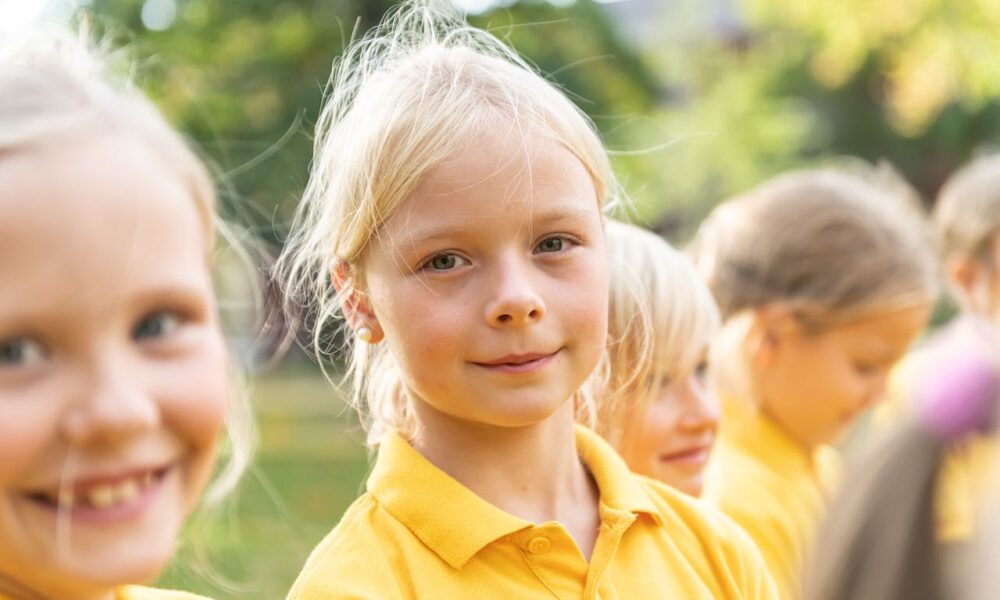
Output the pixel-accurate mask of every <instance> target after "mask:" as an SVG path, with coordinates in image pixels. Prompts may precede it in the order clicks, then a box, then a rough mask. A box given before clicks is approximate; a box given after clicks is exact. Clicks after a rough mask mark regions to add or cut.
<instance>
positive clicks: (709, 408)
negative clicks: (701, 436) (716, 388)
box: [679, 376, 720, 433]
mask: <svg viewBox="0 0 1000 600" xmlns="http://www.w3.org/2000/svg"><path fill="white" fill-rule="evenodd" d="M680 401H681V403H682V413H681V418H680V421H679V424H680V427H681V428H682V429H684V430H685V431H688V432H692V433H697V432H703V431H715V430H716V429H718V427H719V414H720V409H719V401H718V399H716V397H715V395H714V394H712V392H711V391H709V390H708V389H707V388H706V387H705V385H704V384H703V383H702V382H701V381H699V379H698V378H697V377H694V376H690V377H688V378H687V381H686V384H685V385H684V388H683V391H682V393H681V395H680Z"/></svg>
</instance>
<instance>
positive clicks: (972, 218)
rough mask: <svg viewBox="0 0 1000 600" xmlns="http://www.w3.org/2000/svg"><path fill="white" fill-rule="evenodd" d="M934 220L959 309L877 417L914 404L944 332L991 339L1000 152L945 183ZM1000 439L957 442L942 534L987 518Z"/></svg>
mask: <svg viewBox="0 0 1000 600" xmlns="http://www.w3.org/2000/svg"><path fill="white" fill-rule="evenodd" d="M933 226H934V233H935V238H936V240H935V241H936V246H937V250H938V254H939V260H940V264H941V270H942V271H943V272H944V275H945V278H946V280H947V283H948V289H949V291H950V292H951V295H952V298H954V299H955V301H956V304H957V305H958V309H959V313H958V315H957V316H956V317H955V318H954V319H953V320H952V321H951V322H950V323H949V324H948V325H947V326H946V327H945V328H944V329H943V330H942V331H941V332H940V333H938V334H937V335H935V336H934V338H932V339H931V340H928V342H927V343H926V344H922V345H921V347H919V348H917V349H915V350H914V351H913V352H912V353H910V354H909V355H908V356H907V357H906V359H905V360H904V361H902V362H901V363H900V365H899V366H898V367H897V368H896V369H894V371H893V374H892V376H891V379H890V386H889V392H890V393H889V396H890V401H889V402H887V403H886V406H885V408H884V409H883V410H880V411H879V412H878V421H879V423H880V425H882V426H884V425H885V424H886V423H892V422H895V421H898V420H899V418H900V414H901V413H905V412H908V411H909V410H911V409H912V408H913V407H912V406H910V405H909V403H908V402H907V400H908V399H912V398H913V397H915V394H916V393H917V392H919V388H920V384H919V383H918V382H919V381H920V378H921V376H922V375H923V374H924V373H926V372H927V371H928V370H930V369H933V368H934V367H935V366H937V365H939V364H941V357H940V356H938V354H939V348H942V347H949V346H950V345H951V344H940V343H938V338H944V339H947V338H953V337H958V338H961V339H963V340H965V343H966V344H967V345H968V346H970V347H973V346H976V345H978V346H983V345H984V344H985V345H990V344H992V343H993V340H992V337H993V335H994V334H993V333H992V331H994V330H995V329H996V327H997V326H998V323H1000V321H998V318H1000V243H997V239H998V236H1000V156H990V157H985V158H981V159H979V160H976V161H975V162H973V163H971V164H969V165H968V166H966V167H965V168H963V169H961V170H959V171H958V172H957V173H955V174H954V175H953V176H952V177H951V178H950V179H949V180H948V181H947V183H945V185H944V187H943V188H942V189H941V192H940V194H939V195H938V199H937V202H936V203H935V206H934V213H933ZM994 445H995V441H994V438H993V437H992V436H985V435H975V434H970V435H968V436H966V437H965V438H963V440H962V443H961V444H952V446H951V447H950V449H949V457H948V459H947V460H946V462H945V465H944V467H943V468H942V470H941V478H942V483H941V485H940V486H939V487H938V488H937V489H938V492H937V493H938V494H939V497H938V499H937V504H938V507H939V511H938V515H937V519H938V532H939V534H940V535H941V537H942V539H943V540H946V541H956V542H958V541H963V540H968V539H970V538H971V537H972V536H973V534H974V533H975V531H976V528H977V526H978V524H979V522H980V519H981V517H982V512H983V510H982V509H983V508H984V505H985V502H986V498H987V494H988V492H989V489H990V488H991V482H992V480H993V473H994V471H995V469H994V467H993V462H994V454H995V453H996V450H995V448H994Z"/></svg>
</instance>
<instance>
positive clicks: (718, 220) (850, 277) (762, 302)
mask: <svg viewBox="0 0 1000 600" xmlns="http://www.w3.org/2000/svg"><path fill="white" fill-rule="evenodd" d="M905 201H906V198H903V197H901V195H900V194H898V193H895V192H893V193H890V192H889V191H887V190H884V189H882V188H881V187H879V186H877V185H875V184H874V183H871V182H869V181H868V180H866V179H865V178H863V177H861V176H859V175H853V174H848V173H844V172H838V171H832V170H815V171H800V172H794V173H789V174H786V175H782V176H779V177H777V178H775V179H773V180H771V181H768V182H766V183H764V184H762V185H760V186H758V187H757V188H755V189H753V190H751V191H750V192H748V193H747V194H745V195H743V196H740V197H737V198H735V199H732V200H729V201H727V202H725V203H723V204H721V205H720V206H718V207H716V209H715V210H713V211H712V213H711V214H710V215H709V217H708V219H707V220H706V221H705V223H704V224H703V225H702V226H701V228H700V229H699V231H698V233H697V236H696V238H695V241H694V244H693V248H692V249H693V252H694V253H695V256H696V259H695V262H696V264H697V266H698V269H699V271H700V272H701V273H702V275H703V276H704V277H705V279H706V281H707V282H708V286H709V288H710V289H711V290H712V294H713V295H714V297H715V300H716V302H718V304H719V310H720V312H721V313H722V318H723V320H724V326H723V333H722V334H721V335H720V338H719V340H718V342H717V343H716V344H715V345H713V350H712V360H711V362H712V364H713V365H715V366H713V371H716V367H717V366H718V365H720V364H724V363H726V364H728V366H727V367H726V368H727V369H729V371H728V372H724V371H716V372H715V374H713V380H715V382H716V383H717V384H719V385H720V386H721V388H732V387H733V386H734V385H738V384H737V383H736V381H735V378H736V377H738V374H737V373H735V372H733V371H732V369H734V368H742V367H740V365H741V364H743V363H744V362H745V361H741V360H737V361H733V360H732V356H731V354H732V353H734V352H738V351H739V348H740V346H741V344H742V341H743V339H744V338H745V336H746V333H747V331H748V330H749V323H750V318H751V316H752V313H753V312H754V311H756V310H758V309H761V308H764V307H768V306H782V307H785V308H787V309H789V310H791V311H792V314H794V315H795V316H796V317H797V319H798V320H799V321H800V322H801V323H802V325H803V326H804V327H805V328H806V330H807V331H811V332H814V333H818V332H820V331H822V330H824V329H826V328H828V327H830V326H834V325H836V324H839V323H845V322H848V321H850V320H853V319H856V318H859V317H862V316H864V315H866V314H870V313H872V312H879V311H883V310H892V309H897V308H909V307H914V306H920V305H925V304H930V303H932V302H933V301H934V299H935V297H936V295H937V273H936V269H935V265H934V257H933V254H932V253H931V251H930V250H929V243H928V239H927V235H926V232H925V225H924V223H923V220H922V219H921V218H920V216H919V213H918V211H917V210H916V209H915V208H914V207H910V206H908V205H907V204H906V202H905ZM716 357H718V359H717V360H716ZM726 391H729V392H731V393H743V392H745V390H742V391H741V390H734V389H727V390H726Z"/></svg>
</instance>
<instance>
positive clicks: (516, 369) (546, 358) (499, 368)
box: [472, 349, 561, 374]
mask: <svg viewBox="0 0 1000 600" xmlns="http://www.w3.org/2000/svg"><path fill="white" fill-rule="evenodd" d="M560 351H561V349H560V350H556V351H555V352H549V353H545V352H528V353H524V354H508V355H506V356H501V357H499V358H496V359H493V360H489V361H486V362H473V363H472V364H474V365H476V366H477V367H482V368H484V369H487V370H489V371H493V372H497V373H509V374H521V373H534V372H537V371H539V370H541V369H543V368H545V366H546V365H548V364H549V363H551V362H552V360H553V359H554V358H555V357H556V355H558V354H559V352H560Z"/></svg>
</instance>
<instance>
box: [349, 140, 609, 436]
mask: <svg viewBox="0 0 1000 600" xmlns="http://www.w3.org/2000/svg"><path fill="white" fill-rule="evenodd" d="M605 261H606V258H605V249H604V231H603V221H602V216H601V213H600V211H599V208H598V201H597V198H596V193H595V189H594V185H593V183H592V181H591V179H590V177H589V176H588V174H587V171H586V170H585V169H584V167H583V165H582V164H581V163H580V161H579V160H577V159H576V158H575V157H574V156H573V155H572V154H571V153H570V152H569V151H568V150H566V149H565V148H564V147H562V146H561V145H559V144H556V143H554V142H552V141H549V140H546V139H543V138H540V137H527V138H526V139H522V138H521V137H520V136H518V135H516V134H511V133H505V134H497V135H495V136H492V137H485V138H484V139H481V140H477V142H476V145H475V146H470V147H469V148H466V149H465V150H464V151H462V152H458V153H456V154H455V155H454V156H452V157H451V158H449V159H448V160H446V161H445V162H444V163H443V164H441V165H440V166H438V167H437V168H435V169H433V170H431V171H430V172H429V173H428V174H427V175H426V176H425V177H424V179H423V180H422V181H421V183H420V185H419V186H418V187H417V189H416V190H415V192H414V193H413V194H412V195H411V196H410V197H409V198H408V199H407V200H406V201H405V202H404V203H403V204H402V205H401V206H400V208H399V210H398V211H397V212H396V213H395V214H394V215H393V216H392V217H391V218H390V219H388V221H387V222H386V223H385V225H384V227H383V229H382V230H381V232H380V236H379V241H375V242H373V245H372V247H371V248H370V250H369V251H368V253H367V255H366V257H365V261H364V268H365V277H366V279H365V281H366V284H367V288H368V292H369V296H368V297H369V299H370V303H371V306H370V308H371V309H372V310H373V311H374V314H375V315H376V317H377V319H378V325H379V326H380V327H381V329H382V331H383V332H384V334H385V343H388V344H389V346H390V347H391V349H392V352H393V354H394V356H395V357H396V359H397V360H398V362H399V364H400V367H401V369H402V373H403V379H404V382H405V385H406V387H407V389H408V391H409V393H410V395H411V397H412V398H413V400H414V402H415V405H416V407H417V410H418V418H420V419H421V420H423V421H426V419H425V418H424V417H427V416H428V415H429V414H433V415H434V416H435V417H439V418H442V419H443V422H447V423H452V424H456V425H459V426H461V425H462V424H469V423H473V424H477V425H488V426H498V427H521V426H526V425H531V424H536V423H538V422H540V421H542V420H543V419H546V418H547V417H549V416H550V415H551V414H552V413H553V412H554V411H555V410H556V409H557V408H559V407H560V406H561V405H562V404H563V403H564V402H565V401H566V400H567V399H568V398H569V397H570V395H571V394H573V393H574V392H575V391H576V390H577V389H578V388H579V387H580V385H581V384H582V383H583V382H584V380H585V379H586V378H587V377H588V376H589V375H590V372H591V371H592V370H593V369H594V366H595V365H596V363H597V360H598V358H599V357H600V355H601V353H602V351H603V344H604V338H605V337H606V334H607V295H608V277H607V266H606V264H605Z"/></svg>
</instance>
